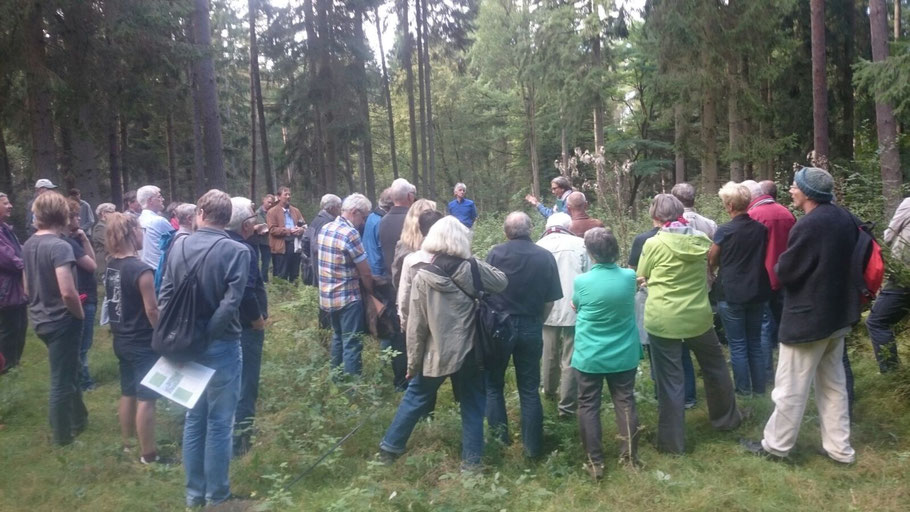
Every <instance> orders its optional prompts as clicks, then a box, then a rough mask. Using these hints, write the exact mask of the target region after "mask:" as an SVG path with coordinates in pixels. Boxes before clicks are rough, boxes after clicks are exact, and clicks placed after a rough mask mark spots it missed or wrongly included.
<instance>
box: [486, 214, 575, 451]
mask: <svg viewBox="0 0 910 512" xmlns="http://www.w3.org/2000/svg"><path fill="white" fill-rule="evenodd" d="M503 230H504V231H505V235H506V238H507V239H508V242H505V243H503V244H499V245H497V246H495V247H493V248H492V249H490V252H489V253H488V254H487V263H489V264H490V265H493V266H494V267H496V268H498V269H499V270H501V271H503V272H504V273H505V275H506V277H507V278H508V280H509V284H508V286H507V287H506V289H505V290H504V291H502V292H501V293H499V294H496V295H492V296H491V297H490V301H491V303H493V304H494V305H495V306H496V307H497V308H498V309H499V310H500V311H503V312H505V313H507V314H508V315H509V321H510V322H511V324H512V332H513V338H512V339H511V340H510V341H509V342H508V344H507V346H506V347H505V352H506V354H507V356H506V358H505V363H504V364H503V365H502V366H500V367H498V368H496V367H494V368H487V412H486V415H487V422H488V423H489V425H490V428H491V429H492V430H493V431H494V432H495V433H496V434H495V435H496V437H497V438H498V439H499V440H500V441H502V442H503V443H504V444H509V442H510V438H509V432H508V417H507V416H506V401H505V396H504V395H503V388H504V387H505V377H506V369H507V367H508V364H509V358H510V357H511V359H512V360H514V362H515V380H516V381H517V383H518V399H519V403H520V404H521V440H522V444H523V445H524V451H525V455H526V456H528V457H531V458H537V457H539V456H540V455H542V446H541V442H542V438H543V407H542V406H541V403H540V392H539V390H538V388H539V387H540V356H541V354H542V352H543V336H542V333H541V331H542V330H543V321H544V320H545V319H546V318H547V317H548V316H549V315H550V311H551V310H552V309H553V302H555V301H557V300H559V299H561V298H562V288H561V286H560V283H559V269H558V268H557V267H556V260H555V259H554V258H553V255H552V254H550V252H549V251H547V250H546V249H543V248H541V247H538V246H537V244H535V243H534V242H532V241H531V218H530V217H528V215H527V214H525V213H524V212H512V213H510V214H509V215H508V216H507V217H506V220H505V224H504V225H503Z"/></svg>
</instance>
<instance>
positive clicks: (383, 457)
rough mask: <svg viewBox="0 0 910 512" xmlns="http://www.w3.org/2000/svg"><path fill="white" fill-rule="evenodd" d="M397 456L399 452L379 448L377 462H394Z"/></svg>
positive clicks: (389, 463) (390, 463) (388, 463)
mask: <svg viewBox="0 0 910 512" xmlns="http://www.w3.org/2000/svg"><path fill="white" fill-rule="evenodd" d="M398 457H400V454H398V453H392V452H390V451H388V450H383V449H382V448H380V449H379V462H380V463H382V465H384V466H391V465H392V464H395V461H396V460H398Z"/></svg>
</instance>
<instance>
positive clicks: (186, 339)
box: [152, 237, 227, 363]
mask: <svg viewBox="0 0 910 512" xmlns="http://www.w3.org/2000/svg"><path fill="white" fill-rule="evenodd" d="M225 238H227V237H225ZM219 241H220V240H218V241H215V243H213V244H212V245H211V246H209V248H208V249H207V250H206V251H205V254H203V255H202V258H200V259H199V261H197V262H196V264H195V265H193V268H191V269H190V270H189V272H187V273H186V275H185V276H184V277H183V280H182V281H180V284H178V285H177V288H176V289H175V290H174V295H173V297H171V300H170V301H168V303H167V304H165V305H164V307H163V308H162V309H161V314H160V315H159V317H158V325H156V326H155V329H154V331H153V332H152V350H154V351H155V352H156V353H158V354H159V355H161V356H164V357H166V358H167V359H170V360H171V361H174V362H177V363H185V362H189V361H193V360H195V359H197V358H198V357H199V356H201V355H202V353H203V352H205V349H206V348H208V339H207V337H206V328H207V326H208V321H209V318H210V317H211V314H212V313H213V312H212V311H207V310H208V309H209V308H206V307H205V306H204V304H203V303H202V302H201V301H200V300H199V293H198V292H197V288H198V287H200V286H201V285H200V284H199V282H198V280H197V279H196V272H197V271H198V270H199V267H201V266H202V263H203V262H204V261H205V258H206V257H207V256H208V255H209V253H210V252H212V249H214V248H215V246H216V245H218V242H219ZM185 245H186V243H185V242H184V244H182V245H181V246H180V248H181V249H182V250H183V260H184V261H186V252H185V248H184V246H185Z"/></svg>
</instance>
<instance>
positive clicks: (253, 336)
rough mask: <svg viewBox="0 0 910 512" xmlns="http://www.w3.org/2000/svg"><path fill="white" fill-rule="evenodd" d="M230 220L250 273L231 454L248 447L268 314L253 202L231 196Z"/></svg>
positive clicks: (243, 305)
mask: <svg viewBox="0 0 910 512" xmlns="http://www.w3.org/2000/svg"><path fill="white" fill-rule="evenodd" d="M231 205H232V210H231V221H230V222H229V223H228V225H227V234H228V236H229V237H231V240H233V241H235V242H238V243H240V244H243V245H244V246H245V247H246V248H247V249H249V251H250V274H249V277H248V278H247V281H246V286H245V287H244V288H243V299H242V300H241V302H240V326H241V328H242V330H241V331H240V349H241V352H242V355H243V358H242V359H243V368H242V369H241V372H240V400H239V401H238V402H237V413H236V414H235V421H234V457H240V456H242V455H244V454H245V453H247V452H248V451H249V450H250V446H251V445H250V438H251V437H252V430H253V418H254V417H255V416H256V400H257V399H258V397H259V370H260V368H261V367H262V344H263V342H264V341H265V321H266V319H267V318H268V317H269V312H268V296H267V295H266V292H265V283H264V282H263V281H262V277H261V276H260V275H259V255H258V253H257V252H256V251H257V250H258V247H256V245H255V244H253V243H251V242H250V240H251V239H252V238H253V236H254V233H255V226H256V213H255V212H253V202H252V201H250V200H249V199H247V198H245V197H232V198H231Z"/></svg>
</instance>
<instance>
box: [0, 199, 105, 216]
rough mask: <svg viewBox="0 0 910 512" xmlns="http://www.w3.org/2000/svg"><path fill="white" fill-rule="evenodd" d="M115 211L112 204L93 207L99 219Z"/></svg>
mask: <svg viewBox="0 0 910 512" xmlns="http://www.w3.org/2000/svg"><path fill="white" fill-rule="evenodd" d="M5 195H6V194H0V197H3V196H5ZM116 211H117V207H116V206H114V203H101V204H99V205H98V206H97V207H95V217H98V218H99V219H100V218H101V216H102V215H104V214H107V213H111V212H116Z"/></svg>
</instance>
